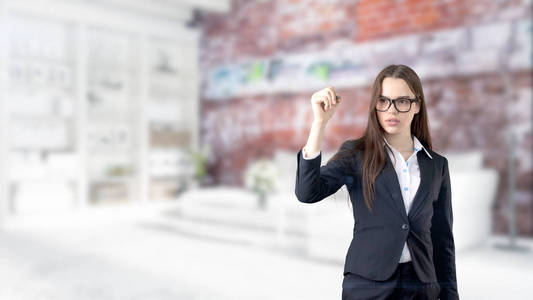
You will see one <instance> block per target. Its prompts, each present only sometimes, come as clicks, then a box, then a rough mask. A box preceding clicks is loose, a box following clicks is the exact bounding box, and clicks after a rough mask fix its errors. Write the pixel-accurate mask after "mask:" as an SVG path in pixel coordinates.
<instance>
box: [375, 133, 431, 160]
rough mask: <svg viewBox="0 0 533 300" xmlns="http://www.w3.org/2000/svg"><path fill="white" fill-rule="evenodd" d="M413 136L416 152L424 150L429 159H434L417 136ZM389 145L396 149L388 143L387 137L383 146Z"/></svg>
mask: <svg viewBox="0 0 533 300" xmlns="http://www.w3.org/2000/svg"><path fill="white" fill-rule="evenodd" d="M412 136H413V144H414V150H415V151H417V152H418V151H420V150H422V149H424V151H425V152H426V154H427V156H429V158H431V159H433V157H432V156H431V154H429V152H428V150H427V149H426V147H424V145H422V143H421V142H420V141H419V140H418V138H417V137H416V136H415V135H412ZM385 144H387V145H389V147H390V148H391V149H394V148H393V147H392V146H391V145H390V144H389V142H388V141H387V139H386V138H385V137H383V145H385Z"/></svg>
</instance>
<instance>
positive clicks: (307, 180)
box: [295, 87, 345, 203]
mask: <svg viewBox="0 0 533 300" xmlns="http://www.w3.org/2000/svg"><path fill="white" fill-rule="evenodd" d="M340 102H341V99H340V97H337V95H336V94H335V91H334V90H333V87H328V88H325V89H322V90H320V91H318V92H316V93H314V94H313V96H312V97H311V106H312V109H313V115H314V121H313V123H312V125H311V130H310V132H309V138H308V139H307V144H306V145H305V146H304V148H302V149H300V151H298V154H297V170H296V187H295V193H296V197H297V198H298V200H299V201H300V202H304V203H314V202H318V201H320V200H322V199H324V198H326V197H327V196H329V195H331V194H333V193H335V192H336V191H337V190H338V189H339V188H340V187H341V186H342V185H343V184H344V182H343V176H344V175H345V167H344V165H343V164H342V163H341V162H340V161H331V162H329V163H327V164H326V165H325V166H322V167H321V161H322V152H321V151H320V148H321V143H322V137H323V134H324V130H325V128H326V124H327V122H328V121H329V120H330V119H331V117H332V116H333V114H334V113H335V111H336V109H337V106H338V104H339V103H340ZM344 146H345V145H344V144H343V147H344ZM343 147H341V149H342V148H343Z"/></svg>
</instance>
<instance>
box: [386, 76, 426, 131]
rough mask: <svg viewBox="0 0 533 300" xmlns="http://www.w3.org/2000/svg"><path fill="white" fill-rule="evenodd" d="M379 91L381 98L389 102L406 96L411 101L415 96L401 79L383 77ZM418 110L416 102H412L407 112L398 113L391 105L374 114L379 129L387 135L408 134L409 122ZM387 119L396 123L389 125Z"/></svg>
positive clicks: (409, 129)
mask: <svg viewBox="0 0 533 300" xmlns="http://www.w3.org/2000/svg"><path fill="white" fill-rule="evenodd" d="M381 90H382V92H381V96H385V97H387V98H389V99H391V100H392V99H397V98H399V97H406V96H407V97H408V98H411V99H413V98H415V94H414V93H413V92H412V91H411V89H409V86H408V85H407V83H406V82H405V80H403V79H401V78H393V77H385V78H384V79H383V82H382V84H381ZM378 103H379V101H378ZM398 104H399V103H398ZM419 110H420V106H419V104H418V103H417V102H413V103H412V104H411V110H410V111H409V112H399V111H398V110H396V108H395V107H394V104H392V103H391V106H390V107H389V109H388V110H387V111H384V112H381V111H376V112H377V115H378V121H379V125H381V127H382V128H383V129H384V130H385V132H387V133H388V134H398V133H403V134H406V133H407V134H410V132H411V121H412V120H413V118H414V116H415V114H416V113H418V111H419ZM388 119H395V120H398V122H396V123H390V122H387V121H386V120H388Z"/></svg>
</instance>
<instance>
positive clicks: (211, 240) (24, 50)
mask: <svg viewBox="0 0 533 300" xmlns="http://www.w3.org/2000/svg"><path fill="white" fill-rule="evenodd" d="M532 9H533V3H532V1H531V0H514V1H513V0H473V1H457V0H418V1H415V0H389V1H382V0H380V1H378V0H374V1H369V0H359V1H357V0H308V1H303V0H249V1H245V0H152V1H148V0H128V1H126V0H41V1H39V0H24V1H16V0H0V38H1V40H0V281H1V282H3V284H2V286H3V288H2V289H0V298H2V299H35V297H36V295H39V299H94V298H99V299H335V298H339V297H340V291H341V281H342V266H343V262H344V256H345V254H346V251H347V249H348V245H349V242H350V239H351V235H352V227H353V221H354V220H353V216H352V212H351V206H350V207H349V206H348V205H347V197H348V195H347V192H346V187H343V188H341V190H339V192H338V193H336V194H335V195H333V196H331V197H328V198H327V199H324V200H323V201H321V202H319V203H316V204H313V205H309V204H303V203H299V202H298V200H297V199H296V197H295V195H294V179H295V172H296V153H297V152H298V150H299V149H300V148H301V147H303V146H304V145H305V143H306V141H307V137H308V133H309V128H310V125H311V121H312V111H311V108H310V104H309V99H310V96H311V94H312V93H313V92H315V91H316V90H319V89H322V88H324V87H326V86H329V85H332V86H334V87H335V90H336V91H337V93H338V94H339V95H341V96H342V97H343V100H344V102H343V103H342V105H341V107H340V108H339V109H338V111H337V112H336V115H335V116H334V117H333V119H332V120H331V121H330V122H329V124H328V126H327V129H326V135H325V136H324V143H323V147H324V149H323V152H324V155H323V158H322V164H324V163H325V162H326V161H327V159H329V157H330V156H331V155H333V154H334V153H335V151H336V150H337V149H338V147H339V146H340V144H341V143H342V142H343V141H344V140H346V139H349V138H357V137H359V136H360V135H361V134H362V133H363V131H364V129H365V126H366V122H367V116H368V106H369V103H370V93H371V91H370V87H371V84H372V82H373V80H374V78H375V76H376V75H377V73H378V72H379V71H380V70H381V69H382V68H383V67H385V66H386V65H388V64H405V65H408V66H410V67H411V68H413V69H414V70H415V71H416V72H417V73H418V75H419V76H420V78H421V80H422V84H423V88H424V94H425V98H426V103H427V108H428V113H429V116H430V130H431V134H432V142H433V150H434V151H436V152H437V153H440V154H442V155H444V156H446V157H447V158H448V160H449V162H450V173H451V181H452V193H453V200H452V201H453V205H454V235H455V241H456V250H457V276H458V280H459V282H458V283H459V293H460V295H462V296H463V297H464V299H501V297H504V295H508V294H509V292H510V291H512V292H513V293H515V295H516V298H514V299H527V298H529V297H531V295H533V289H532V288H531V287H526V282H531V281H532V280H533V271H531V270H533V164H532V159H533V155H532V149H533V138H532V117H533V115H532V113H533V99H532V76H533V74H532V70H533V63H532V57H533V52H532V48H531V47H532V35H533V27H532ZM500 277H501V278H500ZM496 279H498V283H494V282H493V281H494V280H496ZM489 282H490V284H488V283H489ZM529 286H530V285H529ZM4 287H5V288H4Z"/></svg>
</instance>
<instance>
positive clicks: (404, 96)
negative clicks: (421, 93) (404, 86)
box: [381, 95, 411, 99]
mask: <svg viewBox="0 0 533 300" xmlns="http://www.w3.org/2000/svg"><path fill="white" fill-rule="evenodd" d="M381 97H385V98H387V99H390V98H389V97H387V96H384V95H381ZM398 98H411V97H409V96H398V97H396V99H398Z"/></svg>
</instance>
